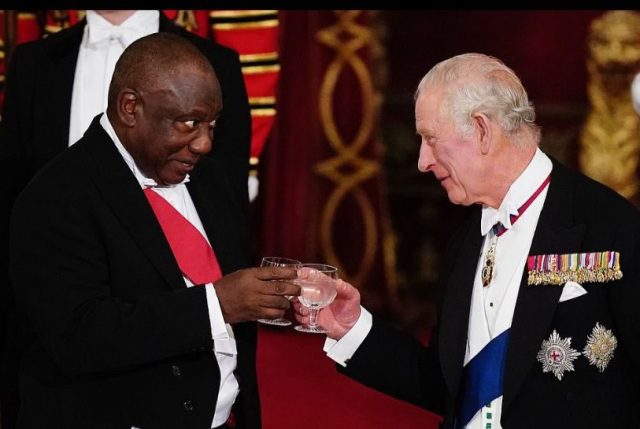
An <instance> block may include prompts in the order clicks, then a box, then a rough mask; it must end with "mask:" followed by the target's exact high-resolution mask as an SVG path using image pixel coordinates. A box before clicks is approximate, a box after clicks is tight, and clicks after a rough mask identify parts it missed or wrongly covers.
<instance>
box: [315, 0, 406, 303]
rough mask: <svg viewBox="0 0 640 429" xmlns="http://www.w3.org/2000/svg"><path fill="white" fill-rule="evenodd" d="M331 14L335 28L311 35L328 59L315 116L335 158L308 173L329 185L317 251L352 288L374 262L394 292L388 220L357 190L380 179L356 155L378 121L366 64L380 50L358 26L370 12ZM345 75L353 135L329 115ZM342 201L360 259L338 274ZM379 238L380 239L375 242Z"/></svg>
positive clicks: (375, 168)
mask: <svg viewBox="0 0 640 429" xmlns="http://www.w3.org/2000/svg"><path fill="white" fill-rule="evenodd" d="M333 13H334V15H335V17H336V22H334V23H333V24H331V25H329V26H327V27H324V28H322V29H321V30H319V31H318V33H317V35H316V36H317V39H318V40H319V42H320V43H322V44H323V45H326V46H327V47H329V48H330V49H331V50H332V55H333V56H332V58H331V59H330V61H329V64H328V65H327V67H326V69H325V72H324V75H323V77H322V82H321V86H320V90H319V112H320V122H321V126H322V130H323V132H324V135H325V137H326V139H327V142H328V144H329V146H330V147H331V148H332V149H333V151H334V152H335V154H334V155H333V156H331V157H330V158H328V159H325V160H323V161H320V162H319V163H318V164H317V165H316V166H315V168H314V171H315V172H316V173H317V174H319V175H320V176H323V177H325V178H326V179H328V180H330V181H331V182H332V183H333V184H335V186H334V187H333V188H332V190H331V193H330V195H329V196H328V198H327V200H326V203H325V205H324V207H323V209H322V213H321V219H320V231H322V233H321V234H320V245H321V249H322V252H323V255H324V257H325V258H326V259H327V261H328V262H329V263H330V264H333V265H337V266H340V267H341V268H342V272H343V273H344V274H345V275H344V277H345V278H346V279H347V280H348V281H350V282H352V283H353V284H354V285H356V286H358V285H360V284H362V283H363V282H364V281H365V280H367V277H368V275H369V273H370V271H371V269H372V266H373V264H374V262H375V259H376V256H379V257H380V258H381V259H382V262H383V263H384V274H385V277H387V278H386V282H387V283H388V284H390V285H392V286H391V287H392V288H394V287H395V285H396V283H397V282H396V281H395V253H394V251H392V250H391V247H393V244H394V243H395V238H394V236H393V232H392V231H391V229H390V225H389V223H388V219H386V217H385V216H384V214H383V216H381V219H378V217H377V215H376V210H375V208H374V203H373V202H372V201H371V198H370V196H369V195H368V194H367V192H366V191H365V190H364V189H363V185H364V184H365V183H367V182H368V181H370V180H376V179H379V178H380V162H379V161H378V160H377V159H376V158H375V157H374V158H367V157H365V156H364V155H363V154H361V153H360V152H361V151H362V150H363V149H364V148H365V147H366V145H367V144H372V140H373V141H374V142H375V140H376V135H375V132H376V129H375V127H374V124H375V122H376V120H377V119H378V115H379V110H380V104H381V95H380V94H379V93H378V92H377V91H376V88H375V85H374V80H373V76H372V70H371V66H370V61H371V59H372V58H371V57H372V56H375V55H376V53H378V54H379V53H380V51H381V50H382V48H381V46H380V44H379V42H378V40H377V38H376V35H375V33H374V32H373V31H372V29H371V27H370V26H367V25H362V24H360V23H359V22H358V20H359V19H361V18H363V17H364V18H367V19H368V18H371V17H372V16H366V15H365V14H371V13H372V11H362V10H344V11H343V10H339V11H334V12H333ZM349 72H350V73H352V74H353V76H355V79H356V82H357V85H358V86H359V90H360V103H359V105H360V107H361V111H360V112H359V114H358V113H357V112H353V120H354V121H357V124H358V127H357V130H356V131H355V132H347V131H345V130H343V129H341V127H340V121H339V120H338V119H339V118H337V117H336V115H335V112H334V108H335V105H336V103H340V96H341V93H340V92H338V91H336V87H337V85H338V81H339V80H340V78H341V77H342V75H343V74H346V73H349ZM342 119H344V118H342ZM347 134H348V135H349V137H347ZM380 198H383V196H382V195H381V196H380ZM347 199H351V201H353V202H355V204H356V206H357V208H358V210H359V213H360V216H361V220H362V225H363V228H364V244H363V246H362V249H361V252H360V254H361V257H360V258H359V264H358V266H357V267H355V269H354V270H345V269H344V265H345V264H344V263H342V261H341V260H340V258H339V256H338V254H337V252H336V249H335V243H334V236H333V233H332V230H333V225H334V223H335V222H336V215H337V211H338V209H339V207H340V206H341V205H342V204H344V203H346V201H347ZM379 231H380V232H379ZM379 233H381V234H382V237H379ZM392 296H393V294H392Z"/></svg>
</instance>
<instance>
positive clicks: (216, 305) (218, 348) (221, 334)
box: [204, 283, 238, 356]
mask: <svg viewBox="0 0 640 429" xmlns="http://www.w3.org/2000/svg"><path fill="white" fill-rule="evenodd" d="M204 288H205V292H206V295H207V308H208V309H209V322H210V323H211V338H213V350H214V351H215V352H216V353H222V354H225V355H230V356H235V355H237V354H238V348H237V347H236V339H235V337H234V335H233V329H231V325H229V324H228V323H226V322H225V321H224V318H223V317H222V309H221V308H220V301H218V295H216V289H215V288H214V287H213V284H212V283H207V284H206V285H205V286H204Z"/></svg>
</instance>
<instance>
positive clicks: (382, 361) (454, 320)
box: [338, 162, 640, 429]
mask: <svg viewBox="0 0 640 429" xmlns="http://www.w3.org/2000/svg"><path fill="white" fill-rule="evenodd" d="M480 219H481V210H480V208H479V207H478V208H477V209H474V211H473V212H472V215H471V216H470V219H469V220H468V222H467V223H466V224H465V225H464V226H463V227H462V228H461V229H460V230H459V231H458V232H457V233H456V235H454V237H453V238H452V240H451V243H450V245H449V247H448V249H447V252H446V257H445V269H444V272H443V273H442V274H443V279H444V280H443V283H444V285H443V291H442V299H441V304H440V311H439V325H438V329H437V331H436V333H435V334H434V337H433V338H432V339H431V341H430V346H429V347H427V348H425V347H423V346H422V345H421V344H420V343H419V342H417V341H415V340H413V339H410V338H406V337H404V336H400V335H399V334H398V333H397V332H396V331H394V330H393V329H391V328H390V327H388V326H386V325H385V324H384V323H382V322H380V321H378V320H374V324H373V327H372V330H371V332H370V334H369V335H368V336H367V338H366V339H365V341H364V343H363V344H362V346H361V347H360V348H359V349H358V351H357V352H356V354H355V355H354V356H353V358H352V359H351V360H350V361H349V363H348V365H347V367H346V368H345V369H342V368H341V367H338V368H339V369H340V370H341V371H344V372H345V373H346V374H348V375H350V376H351V377H353V378H355V379H357V380H359V381H361V382H363V383H365V384H368V385H369V386H371V387H374V388H376V389H378V390H382V391H384V392H387V393H389V394H391V395H393V396H395V397H397V398H400V399H403V400H406V401H409V402H412V403H415V404H417V405H419V406H422V407H424V408H426V409H429V410H432V411H434V412H436V413H439V414H442V415H444V420H443V425H442V426H443V427H445V428H452V427H455V408H456V404H457V401H458V392H459V388H460V381H461V378H462V370H463V361H464V355H465V348H466V340H467V329H468V323H469V310H470V305H471V292H472V288H473V278H474V275H475V271H476V267H477V263H478V255H479V254H480V250H481V245H482V237H481V235H480ZM639 247H640V218H639V216H638V212H637V211H636V209H635V208H633V207H632V206H631V205H630V204H629V203H628V202H627V201H626V200H624V199H623V198H622V197H620V196H619V195H618V194H616V193H615V192H613V191H612V190H610V189H608V188H606V187H604V186H602V185H601V184H599V183H597V182H595V181H593V180H591V179H588V178H586V177H585V176H583V175H580V174H578V173H575V172H572V171H570V170H568V169H567V168H565V167H563V166H562V165H560V164H559V163H557V162H554V167H553V171H552V176H551V183H550V187H549V191H548V193H547V198H546V200H545V203H544V207H543V209H542V212H541V214H540V219H539V222H538V225H537V227H536V231H535V235H534V239H533V243H532V245H531V249H530V250H529V254H530V255H540V254H566V253H583V252H600V251H609V250H614V251H619V252H620V257H621V269H622V271H623V278H622V279H621V280H617V281H612V282H608V283H584V284H583V285H582V286H583V287H584V288H585V289H586V291H587V294H586V295H583V296H581V297H578V298H575V299H572V300H568V301H564V302H562V303H559V302H558V301H559V298H560V295H561V292H562V287H561V286H527V277H526V267H525V270H524V272H523V276H522V283H521V286H520V291H519V294H518V298H517V303H516V308H515V313H514V316H513V322H512V326H511V335H510V342H509V345H508V350H507V358H506V364H505V365H506V368H505V373H504V385H503V395H504V396H503V410H502V421H501V423H502V427H503V428H505V429H528V428H532V429H533V428H541V427H544V428H558V429H559V428H581V429H590V428H593V429H614V428H638V427H640V379H639V378H640V317H638V312H637V306H638V303H640V282H639V273H638V270H639V268H640V253H639V251H640V249H639ZM596 323H600V324H601V325H604V326H605V327H606V328H607V329H611V330H612V331H613V334H614V335H615V336H616V338H617V340H618V347H617V349H616V350H615V353H614V356H613V359H612V360H611V362H610V363H609V365H608V366H607V368H606V369H605V370H604V371H603V372H600V371H599V370H598V369H597V368H596V367H595V366H593V365H590V364H589V362H588V360H587V359H586V358H585V357H584V356H580V357H578V358H577V359H576V360H575V361H574V362H573V364H574V368H575V371H573V372H565V374H564V377H563V378H562V380H561V381H560V380H558V379H556V378H555V376H554V375H553V374H552V373H551V372H547V373H543V370H542V365H541V363H540V362H538V361H537V360H536V355H537V353H538V351H539V350H540V348H541V346H542V343H543V341H544V340H547V339H549V336H550V335H551V333H552V332H553V330H556V332H557V333H558V334H559V335H560V336H561V337H562V338H571V346H572V348H574V349H576V350H577V351H578V352H582V351H583V349H584V347H585V345H586V342H587V337H588V336H589V335H590V334H591V332H592V330H593V328H594V326H595V325H596ZM458 429H461V428H460V426H459V425H458Z"/></svg>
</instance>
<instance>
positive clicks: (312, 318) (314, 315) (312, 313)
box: [309, 308, 320, 328]
mask: <svg viewBox="0 0 640 429" xmlns="http://www.w3.org/2000/svg"><path fill="white" fill-rule="evenodd" d="M319 311H320V309H319V308H309V327H310V328H317V327H318V312H319Z"/></svg>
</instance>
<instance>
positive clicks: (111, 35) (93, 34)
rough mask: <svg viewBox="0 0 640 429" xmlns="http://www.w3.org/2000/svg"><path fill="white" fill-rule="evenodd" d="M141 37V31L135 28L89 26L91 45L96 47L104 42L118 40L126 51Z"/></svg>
mask: <svg viewBox="0 0 640 429" xmlns="http://www.w3.org/2000/svg"><path fill="white" fill-rule="evenodd" d="M139 37H140V30H139V29H138V28H135V27H126V26H124V27H123V26H118V25H112V26H106V25H91V26H89V44H90V45H95V44H97V43H101V42H103V41H104V40H118V41H119V42H120V44H121V45H122V47H123V48H124V49H126V48H127V46H129V45H130V44H131V43H133V42H134V41H135V40H137V39H138V38H139Z"/></svg>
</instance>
